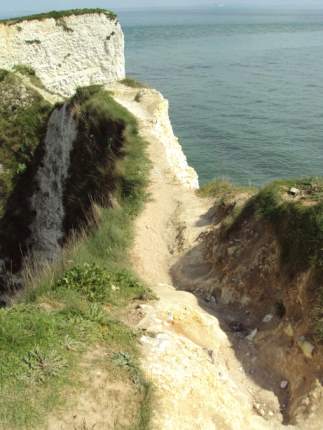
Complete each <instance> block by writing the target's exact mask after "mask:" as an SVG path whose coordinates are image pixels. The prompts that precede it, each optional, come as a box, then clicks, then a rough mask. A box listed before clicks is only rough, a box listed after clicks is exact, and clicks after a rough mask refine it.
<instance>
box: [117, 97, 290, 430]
mask: <svg viewBox="0 0 323 430" xmlns="http://www.w3.org/2000/svg"><path fill="white" fill-rule="evenodd" d="M137 91H138V90H137ZM135 95H136V90H130V89H128V90H122V91H118V96H117V97H116V98H117V100H118V101H119V102H120V103H121V104H123V105H124V106H125V107H127V108H128V109H129V110H130V111H131V112H132V113H133V114H135V115H136V117H137V118H138V121H139V126H140V130H141V134H142V135H143V136H144V137H145V139H146V140H147V141H148V142H149V143H150V145H149V157H150V159H151V161H152V164H153V168H152V172H151V184H150V188H149V191H150V195H151V198H150V200H149V202H148V203H147V204H146V207H145V210H144V211H143V213H142V214H141V216H140V217H139V219H138V221H137V224H136V241H135V245H134V248H133V262H134V266H135V268H136V270H137V272H138V274H139V275H140V276H141V277H142V278H143V279H145V280H146V281H147V282H149V284H150V285H151V286H152V288H153V290H154V291H155V292H156V294H157V295H158V297H159V301H157V302H156V303H154V304H149V305H143V306H142V309H141V310H142V311H143V314H144V317H143V319H142V320H141V321H140V323H139V327H140V328H142V329H144V330H147V333H149V335H148V334H147V336H143V337H142V339H141V343H142V349H143V363H142V365H143V368H144V370H145V372H146V375H147V377H148V378H149V379H150V380H151V381H152V382H153V383H154V385H155V408H154V414H153V423H152V428H153V429H154V430H186V429H187V430H193V429H194V430H197V429H201V430H214V429H219V430H229V429H230V430H238V429H241V430H253V429H259V430H261V429H275V430H278V429H280V428H292V427H291V426H285V425H282V424H281V423H282V419H283V418H282V414H281V404H280V403H279V400H278V398H277V397H276V395H275V394H274V393H273V392H272V391H271V390H269V389H265V388H263V386H261V385H260V384H257V383H256V382H255V378H254V377H253V373H254V372H258V373H259V369H257V364H256V358H255V356H254V351H253V348H252V342H250V341H248V340H244V341H243V342H242V343H241V347H239V348H241V351H242V352H241V353H242V355H243V356H244V357H245V358H247V360H249V358H248V357H250V360H249V361H250V366H249V371H248V370H246V366H243V365H242V363H241V361H240V360H239V357H237V354H236V353H235V351H234V349H233V346H232V343H231V341H230V340H229V338H228V336H227V335H226V333H225V331H223V329H222V328H221V327H222V325H221V324H220V323H221V321H219V319H218V318H217V317H216V316H215V315H216V312H215V311H214V312H213V311H212V309H211V307H208V306H207V305H206V304H204V305H205V306H201V305H200V304H199V302H198V300H197V298H196V297H195V296H194V295H192V294H190V293H188V292H184V291H178V290H177V289H176V287H178V285H175V286H174V285H172V277H171V275H170V272H171V270H170V269H171V268H172V267H173V268H174V267H175V268H176V263H177V262H178V260H179V258H180V257H181V255H183V254H184V252H185V251H187V250H189V249H191V248H192V249H193V251H192V252H191V256H190V261H188V262H187V267H184V268H183V267H181V271H182V272H183V271H184V273H185V274H186V277H187V278H188V279H189V278H191V279H194V280H195V282H196V280H199V281H200V282H201V283H203V277H204V275H206V274H207V271H208V268H207V267H206V265H205V264H204V262H203V259H202V255H201V251H200V247H199V242H198V238H199V236H200V234H201V233H203V232H204V231H205V230H207V229H208V224H209V222H210V220H209V217H208V209H209V207H210V202H209V201H207V200H205V199H200V198H198V197H197V196H196V194H195V192H194V190H192V187H191V186H190V178H191V179H192V182H194V175H193V174H192V172H191V171H188V170H185V166H184V165H182V166H181V167H182V168H183V169H184V170H183V175H182V176H181V175H178V174H176V171H175V170H176V167H177V166H176V163H175V170H174V163H173V161H172V159H171V157H176V156H178V154H177V151H178V150H179V148H178V147H177V146H176V141H175V140H174V136H173V135H172V132H170V130H169V127H170V124H168V116H167V115H166V114H165V109H166V110H167V106H165V103H164V101H163V99H162V98H161V96H160V95H159V94H158V93H157V92H155V91H148V90H147V91H143V92H142V93H141V95H140V97H139V99H140V103H139V102H136V101H134V97H135ZM137 100H138V98H137ZM166 113H167V112H166ZM165 131H166V132H165ZM174 142H175V143H174ZM173 145H175V146H176V148H175V149H174V148H173V150H171V151H170V154H171V156H170V155H169V153H167V149H165V148H167V146H171V147H172V146H173ZM192 182H191V184H192ZM175 270H176V269H175ZM174 277H175V278H176V273H173V278H174ZM210 300H211V301H212V298H210ZM218 312H219V315H220V316H221V310H218ZM222 313H223V312H222ZM224 317H228V315H224ZM248 372H249V373H248ZM267 377H269V378H270V374H268V375H267Z"/></svg>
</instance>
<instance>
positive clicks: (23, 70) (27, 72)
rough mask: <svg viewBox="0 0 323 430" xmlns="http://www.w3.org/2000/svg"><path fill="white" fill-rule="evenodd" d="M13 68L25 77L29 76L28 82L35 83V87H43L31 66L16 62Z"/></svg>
mask: <svg viewBox="0 0 323 430" xmlns="http://www.w3.org/2000/svg"><path fill="white" fill-rule="evenodd" d="M13 70H14V72H18V73H20V74H21V75H24V76H27V78H29V80H30V82H31V83H32V84H33V85H35V86H36V87H38V88H40V89H44V88H45V87H44V85H43V83H42V81H41V80H40V79H39V77H38V76H37V75H36V72H35V70H34V69H33V68H32V67H30V66H26V65H23V64H17V65H16V66H14V68H13Z"/></svg>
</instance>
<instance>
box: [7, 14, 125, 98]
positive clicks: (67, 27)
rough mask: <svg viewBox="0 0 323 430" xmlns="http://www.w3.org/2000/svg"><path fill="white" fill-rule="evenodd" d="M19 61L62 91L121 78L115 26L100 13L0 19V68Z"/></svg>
mask: <svg viewBox="0 0 323 430" xmlns="http://www.w3.org/2000/svg"><path fill="white" fill-rule="evenodd" d="M21 64H22V65H27V66H30V67H32V68H33V69H34V70H35V72H36V74H37V76H38V77H39V78H40V79H41V81H42V82H43V84H44V85H45V87H46V88H47V89H48V90H50V91H52V92H54V93H57V94H61V95H63V96H72V95H73V94H74V92H75V89H76V88H77V87H79V86H87V85H92V84H106V83H110V82H113V81H116V80H120V79H123V78H124V77H125V59H124V36H123V32H122V29H121V26H120V24H119V22H118V21H117V19H116V18H113V17H109V16H108V15H106V14H104V13H85V14H81V15H71V16H66V17H64V18H60V19H54V18H46V19H41V20H40V19H37V18H36V17H35V19H33V20H25V21H23V20H22V21H17V22H14V21H12V22H8V23H1V22H0V68H3V69H7V70H11V69H12V68H13V67H14V66H15V65H21Z"/></svg>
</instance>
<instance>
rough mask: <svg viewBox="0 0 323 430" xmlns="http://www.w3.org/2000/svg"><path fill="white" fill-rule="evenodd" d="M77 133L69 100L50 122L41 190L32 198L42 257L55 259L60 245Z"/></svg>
mask: <svg viewBox="0 0 323 430" xmlns="http://www.w3.org/2000/svg"><path fill="white" fill-rule="evenodd" d="M76 136H77V123H76V121H75V119H74V118H73V115H72V113H71V112H70V111H69V109H68V107H67V104H64V105H63V107H61V108H57V109H55V110H54V112H53V113H52V115H51V117H50V119H49V122H48V128H47V134H46V138H45V154H44V159H43V162H42V166H41V167H40V169H39V170H38V172H37V176H36V180H37V183H38V190H37V191H36V192H35V194H34V195H33V197H32V201H31V206H32V208H33V210H34V211H35V214H36V216H35V218H34V221H33V223H32V225H31V226H30V230H31V240H32V249H33V253H34V254H35V255H39V256H41V258H42V259H48V260H51V259H53V257H54V256H55V255H57V253H58V252H59V250H60V249H61V241H62V239H63V236H64V233H63V220H64V205H63V195H64V183H65V180H66V179H67V176H68V169H69V166H70V153H71V150H72V148H73V143H74V141H75V139H76Z"/></svg>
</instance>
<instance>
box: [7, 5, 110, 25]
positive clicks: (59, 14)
mask: <svg viewBox="0 0 323 430" xmlns="http://www.w3.org/2000/svg"><path fill="white" fill-rule="evenodd" d="M86 14H104V15H106V16H107V17H108V18H109V19H111V20H115V19H116V18H117V15H116V14H115V13H114V12H111V11H109V10H106V9H99V8H91V9H70V10H62V11H56V10H53V11H50V12H45V13H39V14H35V15H29V16H22V17H18V18H10V19H3V20H0V23H2V24H7V25H14V24H19V23H20V22H23V21H34V20H37V21H42V20H44V19H48V18H53V19H55V20H61V19H62V18H66V17H68V16H73V15H74V16H77V15H86Z"/></svg>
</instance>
